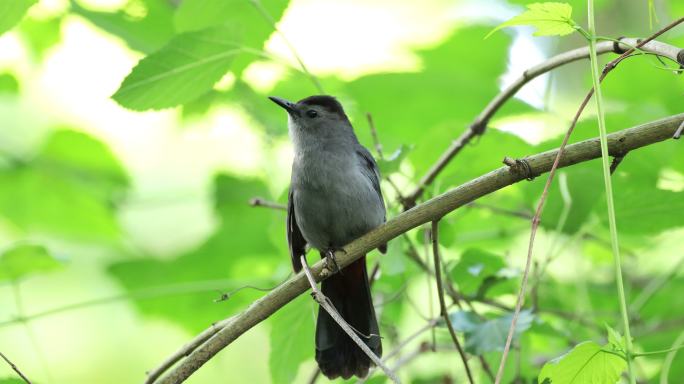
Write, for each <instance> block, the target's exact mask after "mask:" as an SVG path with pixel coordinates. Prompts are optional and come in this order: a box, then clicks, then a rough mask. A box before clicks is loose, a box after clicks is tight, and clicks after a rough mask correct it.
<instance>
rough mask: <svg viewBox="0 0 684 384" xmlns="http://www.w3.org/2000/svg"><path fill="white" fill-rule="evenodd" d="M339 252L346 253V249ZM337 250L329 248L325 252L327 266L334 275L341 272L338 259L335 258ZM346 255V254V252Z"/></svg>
mask: <svg viewBox="0 0 684 384" xmlns="http://www.w3.org/2000/svg"><path fill="white" fill-rule="evenodd" d="M338 250H339V251H342V252H345V250H344V249H342V248H340V249H338ZM335 251H336V250H335V249H332V248H329V249H327V250H326V251H325V255H324V257H325V266H326V268H327V269H328V270H330V271H332V273H338V272H340V271H341V268H340V266H339V264H337V259H336V258H335ZM345 253H346V252H345Z"/></svg>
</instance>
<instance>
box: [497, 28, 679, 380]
mask: <svg viewBox="0 0 684 384" xmlns="http://www.w3.org/2000/svg"><path fill="white" fill-rule="evenodd" d="M682 22H684V17H682V18H680V19H679V20H676V21H674V22H673V23H671V24H670V25H668V26H666V27H665V28H663V29H661V30H660V31H658V32H656V33H654V34H653V35H651V36H650V37H649V38H647V39H646V40H643V41H640V42H639V43H638V44H637V45H636V46H634V47H632V48H629V49H628V50H626V51H625V52H624V53H622V54H621V55H620V56H619V57H617V58H616V59H614V60H612V61H611V62H609V63H608V64H606V66H605V67H604V68H603V72H602V73H601V76H600V78H599V84H600V83H601V82H603V79H605V78H606V76H607V75H608V74H609V73H610V72H611V71H612V70H614V69H615V68H616V67H617V65H618V64H619V63H620V62H622V60H624V59H625V58H627V57H629V55H631V54H632V53H633V52H634V51H635V50H637V49H640V48H642V47H644V46H645V45H646V44H648V43H649V42H650V41H652V40H653V39H655V38H656V37H658V36H660V35H662V34H663V33H665V32H666V31H668V30H670V29H672V28H674V27H675V26H676V25H678V24H680V23H682ZM616 45H617V44H616ZM594 91H595V89H594V88H593V87H592V88H591V90H589V92H588V93H587V95H586V96H585V97H584V100H583V101H582V103H581V104H580V107H579V109H578V110H577V113H575V117H574V119H573V120H572V123H571V124H570V127H569V128H568V131H567V132H566V133H565V137H563V142H562V143H561V146H560V148H559V149H558V152H557V153H556V156H555V159H554V161H553V165H552V166H551V170H550V171H549V177H548V179H547V180H546V185H544V190H543V191H542V195H541V198H540V199H539V203H538V204H537V210H536V212H535V213H534V217H533V218H532V229H531V231H530V241H529V245H528V249H527V258H526V260H525V270H524V272H523V277H522V282H521V284H520V290H519V291H518V297H517V300H516V304H515V312H514V313H513V318H512V319H511V325H510V327H509V328H508V336H507V337H506V345H505V346H504V350H503V354H502V356H501V362H500V363H499V370H498V372H497V374H496V381H495V384H499V383H500V382H501V378H502V377H503V371H504V367H505V365H506V359H507V358H508V351H509V350H510V348H511V342H512V341H513V334H514V333H515V326H516V323H517V321H518V316H519V315H520V310H521V308H522V304H523V301H524V299H525V290H526V287H527V279H528V277H529V272H530V266H531V265H532V251H533V249H534V240H535V236H536V234H537V229H538V228H539V222H540V218H541V214H542V212H543V210H544V204H545V203H546V198H547V197H548V194H549V190H550V188H551V183H552V182H553V177H554V175H555V174H556V169H558V166H559V165H560V159H561V156H562V155H563V151H564V150H565V147H566V145H567V144H568V140H569V139H570V135H572V132H573V130H574V129H575V126H576V125H577V122H578V121H579V118H580V116H581V115H582V112H584V109H585V108H586V106H587V104H588V103H589V100H591V97H592V96H593V95H594ZM628 151H629V149H627V150H625V151H615V150H613V151H612V152H611V153H610V154H612V155H614V156H615V155H623V154H625V153H627V152H628ZM530 173H531V171H530Z"/></svg>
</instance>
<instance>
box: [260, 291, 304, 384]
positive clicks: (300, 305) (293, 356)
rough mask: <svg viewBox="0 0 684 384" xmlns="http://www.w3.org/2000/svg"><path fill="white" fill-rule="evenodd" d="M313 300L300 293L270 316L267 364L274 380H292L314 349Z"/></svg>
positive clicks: (279, 381)
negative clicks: (269, 349) (269, 345)
mask: <svg viewBox="0 0 684 384" xmlns="http://www.w3.org/2000/svg"><path fill="white" fill-rule="evenodd" d="M311 303H312V300H311V298H310V297H309V295H301V296H300V297H298V298H297V299H295V300H294V301H292V302H291V303H289V304H287V305H286V306H285V307H283V308H282V309H280V310H279V311H278V312H276V314H275V315H273V318H272V320H271V352H270V355H269V358H268V367H269V369H270V371H271V379H272V381H273V382H274V383H292V382H293V380H294V378H295V376H297V370H298V369H299V365H300V364H301V363H302V362H304V361H306V360H307V359H310V358H311V357H312V355H313V350H314V340H313V335H314V324H313V312H312V305H311Z"/></svg>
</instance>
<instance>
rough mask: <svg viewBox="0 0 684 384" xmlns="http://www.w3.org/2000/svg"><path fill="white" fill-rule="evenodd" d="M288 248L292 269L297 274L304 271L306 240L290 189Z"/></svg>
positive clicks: (288, 199) (288, 202)
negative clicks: (302, 259)
mask: <svg viewBox="0 0 684 384" xmlns="http://www.w3.org/2000/svg"><path fill="white" fill-rule="evenodd" d="M286 227H287V247H288V248H289V250H290V258H292V268H294V271H295V272H299V271H300V270H301V269H302V262H301V260H300V256H302V255H304V254H305V253H306V240H304V236H302V231H300V230H299V226H298V225H297V217H296V216H295V209H294V191H293V190H292V187H290V192H289V193H288V194H287V225H286Z"/></svg>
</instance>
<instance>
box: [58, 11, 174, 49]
mask: <svg viewBox="0 0 684 384" xmlns="http://www.w3.org/2000/svg"><path fill="white" fill-rule="evenodd" d="M129 5H131V6H133V7H135V8H138V12H140V13H141V14H142V15H144V16H143V17H140V16H134V15H131V14H130V12H127V11H126V10H125V9H121V10H118V11H116V12H101V11H94V10H90V9H88V8H85V7H83V6H82V5H81V4H79V2H78V1H75V0H71V1H70V9H69V11H70V13H74V14H77V15H79V16H82V17H83V18H85V19H86V20H88V21H90V22H91V23H93V24H94V25H95V26H97V27H98V28H100V29H102V30H103V31H106V32H108V33H110V34H112V35H114V36H118V37H119V38H121V39H122V40H123V41H125V42H126V44H128V46H129V47H131V48H132V49H135V50H137V51H140V52H143V53H150V52H154V51H155V50H157V49H159V48H161V47H162V46H163V45H164V44H166V43H167V42H168V41H169V39H171V37H173V35H174V29H173V14H174V13H173V6H172V4H171V3H170V2H169V1H167V0H139V1H131V2H129Z"/></svg>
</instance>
